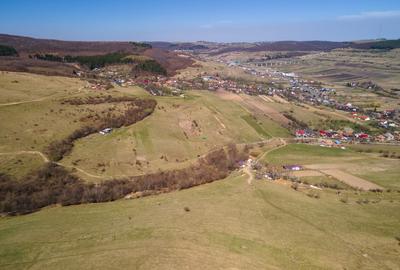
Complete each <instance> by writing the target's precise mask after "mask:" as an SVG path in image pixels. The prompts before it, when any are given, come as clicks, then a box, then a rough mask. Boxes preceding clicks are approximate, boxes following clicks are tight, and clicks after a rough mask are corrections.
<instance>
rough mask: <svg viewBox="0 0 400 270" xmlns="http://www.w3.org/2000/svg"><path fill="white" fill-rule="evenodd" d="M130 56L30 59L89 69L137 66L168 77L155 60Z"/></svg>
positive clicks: (37, 55)
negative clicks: (121, 65) (123, 65)
mask: <svg viewBox="0 0 400 270" xmlns="http://www.w3.org/2000/svg"><path fill="white" fill-rule="evenodd" d="M127 56H128V54H126V53H121V52H116V53H109V54H103V55H87V56H71V55H66V56H60V55H55V54H48V53H46V54H39V53H37V54H34V55H33V56H32V55H30V58H35V59H39V60H44V61H52V62H64V63H79V64H81V65H83V66H86V67H88V68H89V69H95V68H103V67H105V66H106V65H111V64H136V66H135V68H134V71H144V72H150V73H156V74H161V75H167V70H166V69H165V68H164V67H163V66H161V65H160V63H158V62H157V61H156V60H154V59H146V60H140V61H137V60H135V59H132V58H129V57H127Z"/></svg>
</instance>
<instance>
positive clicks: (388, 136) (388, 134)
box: [384, 132, 394, 141]
mask: <svg viewBox="0 0 400 270" xmlns="http://www.w3.org/2000/svg"><path fill="white" fill-rule="evenodd" d="M384 136H385V138H386V140H387V141H393V140H394V135H393V134H392V133H390V132H386V133H385V135H384Z"/></svg>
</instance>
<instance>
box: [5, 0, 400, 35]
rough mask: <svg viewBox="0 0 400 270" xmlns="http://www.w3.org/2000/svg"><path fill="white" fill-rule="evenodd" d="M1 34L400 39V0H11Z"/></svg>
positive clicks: (7, 2)
mask: <svg viewBox="0 0 400 270" xmlns="http://www.w3.org/2000/svg"><path fill="white" fill-rule="evenodd" d="M0 33H5V34H13V35H23V36H31V37H37V38H51V39H63V40H121V41H134V40H135V41H199V40H205V41H216V42H240V41H245V42H254V41H277V40H331V41H350V40H363V39H374V38H388V39H393V38H395V39H398V38H400V0H394V1H392V0H308V1H307V0H303V1H301V0H279V1H278V0H275V1H269V0H264V1H263V0H246V1H245V0H241V1H239V0H140V1H136V0H130V1H129V0H108V1H107V0H80V1H78V0H11V1H1V5H0Z"/></svg>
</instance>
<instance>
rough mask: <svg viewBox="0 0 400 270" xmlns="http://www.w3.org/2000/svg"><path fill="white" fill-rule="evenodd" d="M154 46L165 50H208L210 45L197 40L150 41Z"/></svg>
mask: <svg viewBox="0 0 400 270" xmlns="http://www.w3.org/2000/svg"><path fill="white" fill-rule="evenodd" d="M148 43H149V44H151V45H152V46H153V47H154V48H159V49H164V50H190V51H196V50H207V49H209V47H207V46H205V45H203V44H199V43H197V42H183V43H172V42H165V41H154V42H148Z"/></svg>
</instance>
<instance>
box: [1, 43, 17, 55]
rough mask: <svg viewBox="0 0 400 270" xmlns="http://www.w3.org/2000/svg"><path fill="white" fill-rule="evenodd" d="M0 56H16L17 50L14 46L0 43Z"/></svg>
mask: <svg viewBox="0 0 400 270" xmlns="http://www.w3.org/2000/svg"><path fill="white" fill-rule="evenodd" d="M0 56H18V52H17V50H16V49H15V48H14V47H11V46H7V45H1V44H0Z"/></svg>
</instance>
